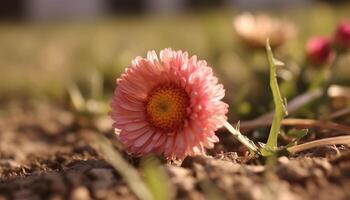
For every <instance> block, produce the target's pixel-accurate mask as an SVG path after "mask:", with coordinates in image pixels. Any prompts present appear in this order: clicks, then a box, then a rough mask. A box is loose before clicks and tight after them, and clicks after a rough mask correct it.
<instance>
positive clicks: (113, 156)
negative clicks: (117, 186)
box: [92, 134, 153, 200]
mask: <svg viewBox="0 0 350 200" xmlns="http://www.w3.org/2000/svg"><path fill="white" fill-rule="evenodd" d="M92 135H93V136H94V139H95V144H96V145H97V148H98V153H100V155H101V156H102V157H103V158H104V159H105V160H106V161H107V162H108V163H109V164H111V165H112V166H113V168H114V169H115V170H117V171H118V173H119V174H120V175H121V176H122V177H123V179H124V180H125V181H126V183H127V184H128V185H129V186H130V188H131V190H132V191H133V192H134V194H135V195H136V196H137V197H138V198H139V199H141V200H153V196H152V194H151V192H150V191H149V189H148V188H147V186H146V185H145V183H144V182H143V181H142V179H141V177H140V176H139V174H138V172H137V171H136V169H135V168H134V167H133V166H131V165H129V164H128V163H127V162H126V161H125V160H124V159H123V157H122V156H121V155H120V153H119V152H118V151H116V150H115V149H114V148H113V146H112V144H111V143H110V142H109V141H108V140H107V139H106V138H105V137H104V136H102V135H99V134H92Z"/></svg>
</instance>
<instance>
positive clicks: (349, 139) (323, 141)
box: [287, 135, 350, 154]
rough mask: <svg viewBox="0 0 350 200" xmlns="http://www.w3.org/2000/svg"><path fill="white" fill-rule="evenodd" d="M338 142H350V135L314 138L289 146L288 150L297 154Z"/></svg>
mask: <svg viewBox="0 0 350 200" xmlns="http://www.w3.org/2000/svg"><path fill="white" fill-rule="evenodd" d="M337 144H350V136H348V135H347V136H338V137H331V138H324V139H320V140H314V141H311V142H307V143H304V144H299V145H296V146H292V147H289V148H287V150H288V151H289V153H291V154H295V153H298V152H301V151H305V150H308V149H312V148H315V147H320V146H325V145H337Z"/></svg>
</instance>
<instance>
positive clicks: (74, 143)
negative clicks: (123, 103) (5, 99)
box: [0, 104, 350, 200]
mask: <svg viewBox="0 0 350 200" xmlns="http://www.w3.org/2000/svg"><path fill="white" fill-rule="evenodd" d="M84 127H85V128H84ZM89 127H90V128H89ZM91 131H95V132H100V133H102V134H106V136H107V137H109V138H110V139H111V141H113V144H114V145H115V146H116V148H119V145H118V143H117V141H116V139H115V136H114V135H113V133H112V130H111V128H110V121H108V118H107V119H106V118H100V119H99V120H96V123H95V124H94V126H84V123H83V121H77V120H76V118H75V117H74V115H73V114H72V113H71V112H68V111H67V110H65V109H62V108H58V107H55V106H52V105H47V104H44V105H40V106H18V105H8V106H7V108H6V112H2V113H0V200H4V199H54V200H59V199H73V200H85V199H136V197H135V196H134V194H133V193H132V192H131V190H130V189H129V188H128V187H127V185H126V184H125V182H124V181H123V180H122V179H121V177H120V176H119V175H118V173H117V172H115V171H114V170H113V168H112V167H111V166H110V165H109V164H108V163H106V162H105V161H103V160H102V159H101V158H100V157H99V156H98V155H97V153H96V151H95V150H94V149H92V148H91V147H90V145H89V144H88V143H87V142H86V140H85V139H84V138H85V135H86V133H87V132H91ZM219 134H220V137H221V140H222V142H221V144H218V145H216V147H215V149H214V150H211V151H210V152H209V155H210V156H207V157H204V156H200V157H194V158H186V159H185V160H184V162H183V163H182V164H181V166H175V165H170V164H164V166H165V168H166V171H167V172H168V175H169V177H170V180H171V183H172V185H173V189H174V191H175V195H176V198H177V199H205V196H208V195H217V196H219V197H223V198H224V199H283V200H288V199H293V200H294V199H350V190H349V188H350V149H349V147H348V146H337V147H335V146H327V147H323V148H319V149H315V150H312V151H309V152H304V153H303V154H300V155H298V156H294V157H289V158H287V157H280V158H279V159H278V160H277V161H276V163H277V164H276V165H275V166H274V167H266V166H269V165H262V164H261V163H260V162H259V161H256V160H249V159H248V158H247V157H246V156H244V155H245V153H244V152H245V149H244V148H243V147H241V146H240V145H239V144H237V143H236V142H234V139H233V138H232V137H231V136H230V135H229V134H227V133H225V132H222V133H219ZM322 135H327V134H325V133H323V134H322ZM332 135H334V133H332ZM310 138H312V137H311V136H310ZM126 157H127V156H126ZM129 160H130V162H132V163H133V164H134V165H135V166H136V167H138V162H137V160H136V159H132V158H129Z"/></svg>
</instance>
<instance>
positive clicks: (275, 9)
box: [0, 0, 350, 120]
mask: <svg viewBox="0 0 350 200" xmlns="http://www.w3.org/2000/svg"><path fill="white" fill-rule="evenodd" d="M349 11H350V4H349V2H348V1H341V0H338V1H330V0H329V1H311V0H294V1H288V0H265V1H261V0H216V1H210V0H206V1H202V0H117V1H113V0H2V1H1V2H0V19H1V22H0V101H1V102H5V103H1V104H0V106H6V105H7V104H8V103H9V102H13V101H25V102H41V101H52V102H57V103H60V104H61V105H66V102H67V99H68V95H67V87H68V85H69V84H71V83H74V84H77V85H78V87H79V88H80V90H81V91H82V93H83V95H89V94H88V93H89V88H90V85H91V81H92V79H93V77H96V76H97V77H100V79H103V86H104V87H103V88H104V89H103V92H102V93H103V99H104V100H105V101H106V102H108V101H109V98H110V96H111V94H112V92H113V89H114V87H115V79H116V78H117V77H118V76H119V75H120V73H122V72H123V71H124V69H125V67H127V66H128V65H129V64H130V63H131V60H132V59H133V58H134V57H136V56H138V55H140V56H145V55H146V53H147V51H148V50H153V49H154V50H156V51H159V50H160V49H163V48H166V47H171V48H173V49H181V50H184V51H188V52H189V53H190V54H191V55H194V54H195V55H197V56H198V57H199V58H201V59H205V60H207V61H208V63H209V64H210V65H211V66H212V67H213V68H214V71H215V73H216V74H217V75H218V76H219V77H220V81H221V82H222V83H223V84H224V85H225V88H226V90H227V92H226V100H225V101H226V102H228V103H229V104H230V105H231V106H230V111H231V112H230V117H232V119H233V120H235V119H236V118H238V117H239V118H240V119H246V118H252V117H255V116H258V115H260V114H261V113H264V112H266V111H268V110H270V109H271V108H272V102H271V96H270V92H269V88H268V76H267V72H268V67H267V61H266V58H265V53H264V51H263V50H261V48H259V47H256V46H255V47H252V45H250V44H249V42H248V43H247V41H245V40H244V39H242V36H240V35H239V32H238V31H237V27H235V26H234V20H235V18H236V17H237V16H238V15H241V14H243V13H246V12H250V13H252V14H267V15H270V16H272V17H275V18H276V19H279V20H283V22H282V23H284V21H286V22H285V23H289V24H291V25H292V27H293V33H292V37H288V38H287V39H284V40H283V41H282V42H281V44H279V45H277V46H278V47H276V48H275V55H276V57H277V58H279V59H280V60H283V61H284V62H285V63H286V69H288V70H289V71H292V72H293V71H300V70H301V69H302V68H303V67H305V62H304V53H305V42H306V40H307V39H308V38H309V37H311V36H312V35H329V36H331V35H332V34H333V31H334V28H335V26H336V25H337V23H338V21H340V20H342V19H350V12H349ZM246 23H248V22H243V24H246ZM253 26H255V25H253ZM264 28H266V27H265V26H264V25H262V27H261V28H260V30H261V31H262V32H263V31H264ZM282 29H286V30H287V27H285V28H283V27H282ZM286 34H289V33H288V31H285V32H283V31H282V32H281V35H286ZM277 37H279V36H277ZM253 46H254V45H253ZM349 63H350V58H349V56H347V58H344V59H342V60H341V61H340V62H339V67H338V68H337V71H336V72H335V73H336V77H337V78H336V82H337V83H341V84H342V85H349V84H350V72H349ZM286 77H287V78H285V79H283V78H282V79H281V82H282V83H281V84H282V85H283V84H285V86H282V92H283V93H284V95H285V96H286V97H288V98H292V97H294V96H296V95H297V93H298V92H300V91H296V86H291V84H297V83H292V82H293V80H290V81H288V80H289V79H288V76H286ZM62 103H63V104H62Z"/></svg>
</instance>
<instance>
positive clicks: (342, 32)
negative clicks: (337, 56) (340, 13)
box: [306, 21, 350, 65]
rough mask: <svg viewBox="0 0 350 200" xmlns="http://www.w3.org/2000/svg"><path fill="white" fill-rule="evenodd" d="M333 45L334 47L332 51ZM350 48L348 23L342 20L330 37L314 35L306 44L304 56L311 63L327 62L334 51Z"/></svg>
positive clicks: (323, 63)
mask: <svg viewBox="0 0 350 200" xmlns="http://www.w3.org/2000/svg"><path fill="white" fill-rule="evenodd" d="M333 47H335V49H334V50H337V51H334V50H333ZM349 49H350V23H349V22H347V21H342V22H340V23H339V24H338V26H337V28H336V30H335V33H334V35H333V37H332V38H327V37H323V36H314V37H312V38H310V39H309V40H308V42H307V44H306V57H307V59H308V61H309V62H310V63H311V64H313V65H325V64H329V63H330V62H331V61H332V59H333V57H334V52H339V53H340V52H343V51H346V50H349Z"/></svg>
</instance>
